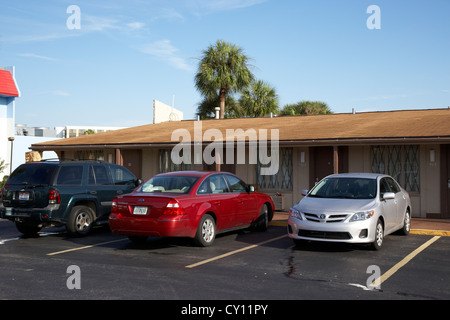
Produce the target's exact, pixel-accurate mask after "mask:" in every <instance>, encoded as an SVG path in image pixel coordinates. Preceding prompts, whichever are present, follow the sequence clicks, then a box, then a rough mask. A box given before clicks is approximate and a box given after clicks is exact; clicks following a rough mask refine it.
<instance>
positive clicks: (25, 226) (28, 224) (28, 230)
mask: <svg viewBox="0 0 450 320" xmlns="http://www.w3.org/2000/svg"><path fill="white" fill-rule="evenodd" d="M16 228H17V230H19V232H20V233H23V234H24V235H25V236H27V237H34V236H36V235H37V233H38V232H39V231H41V229H42V226H40V225H39V224H38V223H36V222H32V221H22V222H19V221H17V222H16Z"/></svg>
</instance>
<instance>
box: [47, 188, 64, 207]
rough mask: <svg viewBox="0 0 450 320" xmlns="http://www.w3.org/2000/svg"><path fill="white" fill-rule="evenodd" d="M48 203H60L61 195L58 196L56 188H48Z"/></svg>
mask: <svg viewBox="0 0 450 320" xmlns="http://www.w3.org/2000/svg"><path fill="white" fill-rule="evenodd" d="M48 203H50V204H59V203H61V197H60V196H59V192H58V191H57V190H55V189H50V190H49V191H48Z"/></svg>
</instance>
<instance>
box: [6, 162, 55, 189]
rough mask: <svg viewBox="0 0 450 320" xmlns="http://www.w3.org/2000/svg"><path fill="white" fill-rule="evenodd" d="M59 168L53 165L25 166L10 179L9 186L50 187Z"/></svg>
mask: <svg viewBox="0 0 450 320" xmlns="http://www.w3.org/2000/svg"><path fill="white" fill-rule="evenodd" d="M57 168H58V166H56V165H51V164H41V163H33V164H31V163H30V164H23V165H21V166H19V167H18V168H17V169H16V170H14V172H13V173H12V174H11V176H10V177H9V178H8V184H22V185H48V184H50V182H51V181H50V179H51V177H52V176H53V173H54V171H55V169H57Z"/></svg>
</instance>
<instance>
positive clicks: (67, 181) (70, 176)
mask: <svg viewBox="0 0 450 320" xmlns="http://www.w3.org/2000/svg"><path fill="white" fill-rule="evenodd" d="M82 177H83V167H82V166H62V167H61V169H60V170H59V174H58V180H57V181H56V184H57V185H81V178H82Z"/></svg>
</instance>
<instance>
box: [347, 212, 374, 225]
mask: <svg viewBox="0 0 450 320" xmlns="http://www.w3.org/2000/svg"><path fill="white" fill-rule="evenodd" d="M374 214H375V211H374V210H370V211H363V212H357V213H355V214H354V215H353V216H352V217H351V218H350V222H353V221H363V220H367V219H370V218H371V217H373V215H374Z"/></svg>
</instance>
